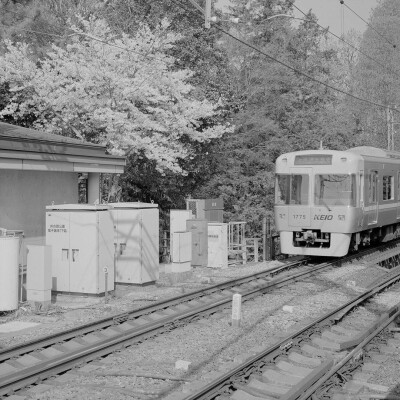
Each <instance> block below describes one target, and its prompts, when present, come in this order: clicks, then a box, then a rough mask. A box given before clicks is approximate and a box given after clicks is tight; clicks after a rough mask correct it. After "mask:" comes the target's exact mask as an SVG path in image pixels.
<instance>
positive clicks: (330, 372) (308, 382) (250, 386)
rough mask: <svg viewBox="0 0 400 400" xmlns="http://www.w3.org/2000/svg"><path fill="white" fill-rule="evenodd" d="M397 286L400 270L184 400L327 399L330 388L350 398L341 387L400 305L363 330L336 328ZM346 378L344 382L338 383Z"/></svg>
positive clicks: (397, 268) (346, 391)
mask: <svg viewBox="0 0 400 400" xmlns="http://www.w3.org/2000/svg"><path fill="white" fill-rule="evenodd" d="M399 282H400V267H396V268H394V269H392V270H391V271H390V272H389V273H388V275H387V276H386V277H385V279H384V280H383V281H381V282H379V283H375V284H374V285H373V286H371V287H370V288H369V289H367V290H366V291H365V292H364V293H362V294H360V295H359V296H358V297H357V298H355V299H353V300H351V301H349V302H348V303H347V304H344V305H342V306H340V307H338V308H337V309H335V310H333V311H330V312H329V313H327V314H326V315H324V316H322V317H320V318H319V319H318V320H317V321H314V322H312V323H311V324H309V325H308V326H306V327H304V328H302V329H300V330H299V331H297V332H295V333H292V334H291V335H290V336H288V337H285V338H283V339H282V340H281V341H279V342H278V343H276V344H274V345H273V346H272V347H269V348H267V349H265V350H263V351H262V352H260V353H259V354H257V355H255V356H254V357H252V358H251V359H248V360H246V361H245V362H243V363H242V364H241V365H238V366H236V367H235V368H234V369H232V370H231V371H228V372H226V373H225V374H224V375H222V376H220V377H219V378H218V379H216V380H215V381H213V382H211V383H210V384H208V385H206V386H204V387H203V388H202V389H201V390H199V391H197V392H196V393H193V394H191V395H189V396H187V397H185V400H206V399H207V400H212V399H218V400H261V399H264V400H276V399H280V400H300V399H301V400H306V399H328V398H331V397H330V396H331V395H332V393H330V392H331V389H332V387H334V388H335V392H336V393H340V396H341V397H338V396H337V399H343V400H344V399H350V398H351V399H352V398H355V397H354V392H352V391H351V390H352V388H353V386H351V385H347V388H346V386H345V385H344V384H345V383H346V380H347V379H349V380H351V377H349V375H351V374H349V371H350V372H352V373H354V372H355V371H356V370H357V368H359V367H360V363H361V361H362V359H363V356H364V350H363V349H364V348H365V347H366V346H367V345H368V343H370V342H371V341H372V340H373V339H374V338H375V337H377V335H379V334H381V332H382V331H383V330H384V329H385V328H387V327H388V326H389V325H390V324H391V323H392V322H393V321H394V320H395V319H396V318H398V317H399V316H400V303H399V304H398V305H396V306H395V307H392V308H391V309H390V310H389V311H388V312H387V313H385V314H384V315H382V316H381V317H380V318H378V319H377V320H374V321H370V324H369V326H368V327H367V328H366V329H361V328H359V329H349V328H347V327H343V326H342V324H341V322H342V321H343V320H344V319H345V318H349V317H348V315H349V313H350V312H351V311H353V310H354V309H355V308H356V307H358V306H360V305H361V304H364V303H365V302H367V301H369V299H371V298H372V297H373V296H375V295H376V294H377V293H379V292H381V291H383V290H385V289H387V288H388V287H390V286H392V285H394V284H397V286H400V285H399ZM398 336H399V337H398V338H397V339H398V342H399V346H400V335H398ZM375 351H376V349H375ZM346 373H347V375H348V377H347V379H340V378H342V377H343V375H346ZM338 377H339V379H338ZM338 380H339V381H341V382H342V384H343V385H342V386H343V387H342V386H340V385H339V384H338V383H337V381H338ZM358 384H359V382H358ZM371 386H372V385H371ZM316 393H317V394H316ZM312 396H315V397H312ZM346 396H347V397H346ZM348 396H350V397H348ZM372 398H374V397H373V396H372Z"/></svg>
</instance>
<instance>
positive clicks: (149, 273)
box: [110, 202, 159, 284]
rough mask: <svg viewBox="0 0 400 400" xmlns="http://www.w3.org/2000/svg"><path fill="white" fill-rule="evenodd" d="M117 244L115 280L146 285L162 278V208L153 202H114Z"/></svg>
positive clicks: (112, 210) (115, 239)
mask: <svg viewBox="0 0 400 400" xmlns="http://www.w3.org/2000/svg"><path fill="white" fill-rule="evenodd" d="M110 205H111V206H112V209H111V210H110V212H111V215H112V218H113V221H114V243H115V247H116V264H115V265H116V273H115V282H117V283H124V284H145V283H149V282H154V281H156V280H157V279H158V278H159V210H158V205H157V204H153V203H141V202H132V203H111V204H110Z"/></svg>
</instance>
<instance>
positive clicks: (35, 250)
mask: <svg viewBox="0 0 400 400" xmlns="http://www.w3.org/2000/svg"><path fill="white" fill-rule="evenodd" d="M27 250H28V251H27V253H28V254H27V265H26V299H27V300H28V301H31V302H36V301H38V302H42V303H46V302H47V303H49V304H50V303H51V286H52V276H51V256H52V254H51V247H50V246H38V245H28V246H27Z"/></svg>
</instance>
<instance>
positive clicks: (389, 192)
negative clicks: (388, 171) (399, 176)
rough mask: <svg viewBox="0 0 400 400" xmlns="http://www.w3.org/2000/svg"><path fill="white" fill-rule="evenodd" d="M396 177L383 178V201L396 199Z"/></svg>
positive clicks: (386, 176) (387, 176)
mask: <svg viewBox="0 0 400 400" xmlns="http://www.w3.org/2000/svg"><path fill="white" fill-rule="evenodd" d="M393 189H394V177H393V176H390V175H385V176H384V177H383V185H382V190H383V200H393V199H394V190H393Z"/></svg>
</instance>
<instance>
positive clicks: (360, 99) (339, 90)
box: [172, 0, 400, 113]
mask: <svg viewBox="0 0 400 400" xmlns="http://www.w3.org/2000/svg"><path fill="white" fill-rule="evenodd" d="M172 2H173V3H175V4H177V5H179V7H181V8H183V9H185V10H186V11H189V12H192V11H194V10H193V9H191V10H189V9H188V8H187V7H186V6H185V5H184V4H182V3H181V2H180V1H179V0H172ZM213 26H214V28H215V29H217V30H219V31H220V32H222V33H224V34H225V35H227V36H229V37H231V38H232V39H234V40H236V41H237V42H239V43H241V44H243V45H245V46H247V47H249V48H251V49H253V50H255V51H256V52H257V53H259V54H262V55H263V56H265V57H267V58H269V59H270V60H272V61H274V62H276V63H278V64H280V65H282V66H283V67H285V68H287V69H289V70H291V71H293V72H295V73H297V74H299V75H302V76H304V77H305V78H307V79H309V80H311V81H314V82H316V83H318V84H321V85H323V86H325V87H326V88H328V89H331V90H334V91H336V92H339V93H341V94H344V95H346V96H348V97H351V98H353V99H355V100H358V101H361V102H363V103H366V104H370V105H373V106H376V107H379V108H384V109H385V110H392V111H395V112H397V113H399V112H400V111H399V110H397V109H395V108H392V107H390V106H387V105H384V104H381V103H377V102H374V101H372V100H368V99H363V98H362V97H358V96H356V95H354V94H352V93H349V92H346V91H344V90H342V89H339V88H337V87H335V86H332V85H330V84H328V83H326V82H323V81H321V80H319V79H316V78H314V77H312V76H310V75H308V74H306V73H305V72H303V71H300V70H298V69H297V68H295V67H292V66H291V65H289V64H287V63H285V62H284V61H281V60H279V59H277V58H275V57H273V56H271V55H270V54H268V53H266V52H265V51H263V50H261V49H259V48H258V47H256V46H254V45H252V44H251V43H248V42H246V41H245V40H242V39H240V38H238V37H236V36H235V35H233V34H231V33H230V32H228V31H226V30H225V29H223V28H222V27H220V26H219V25H217V24H215V25H213Z"/></svg>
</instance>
